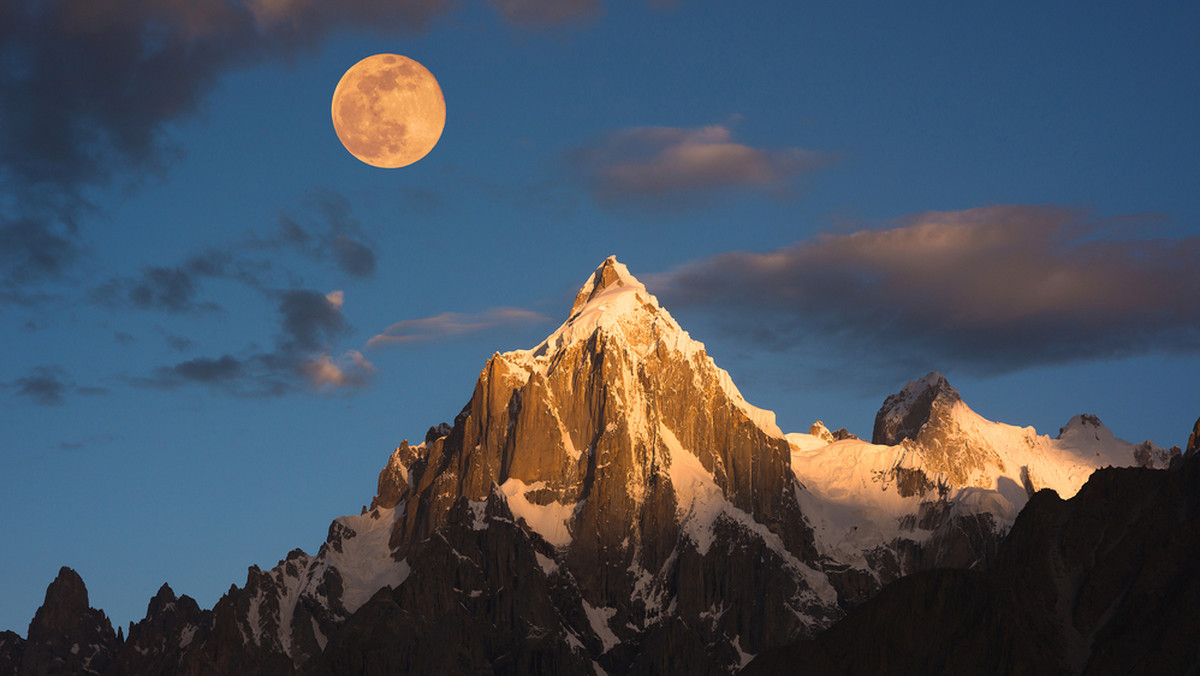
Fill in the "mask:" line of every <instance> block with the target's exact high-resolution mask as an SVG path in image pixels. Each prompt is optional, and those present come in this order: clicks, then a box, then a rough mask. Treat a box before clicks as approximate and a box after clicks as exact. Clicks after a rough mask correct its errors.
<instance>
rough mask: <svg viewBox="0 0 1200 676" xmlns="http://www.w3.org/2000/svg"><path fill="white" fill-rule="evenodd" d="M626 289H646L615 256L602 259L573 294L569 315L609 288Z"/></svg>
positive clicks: (572, 314)
mask: <svg viewBox="0 0 1200 676" xmlns="http://www.w3.org/2000/svg"><path fill="white" fill-rule="evenodd" d="M622 288H624V290H626V291H635V290H637V289H639V288H640V289H641V290H642V291H645V290H646V287H645V286H643V285H642V283H641V282H639V281H638V280H637V279H636V278H635V277H634V276H633V275H631V274H629V268H626V267H625V265H624V264H622V263H621V262H620V261H618V260H617V257H616V256H609V257H608V258H606V259H604V262H603V263H601V264H600V267H598V268H596V271H595V272H593V273H592V276H591V277H588V280H587V281H586V282H584V283H583V286H582V287H580V289H579V293H577V294H575V302H574V303H573V304H572V305H571V316H574V315H575V314H576V313H577V312H579V311H580V310H581V309H583V307H584V306H585V305H587V304H588V302H589V301H591V300H592V299H593V298H595V297H596V296H598V295H600V294H602V293H604V292H605V291H608V290H610V289H615V290H621V289H622Z"/></svg>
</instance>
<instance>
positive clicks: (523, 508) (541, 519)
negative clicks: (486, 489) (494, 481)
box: [500, 479, 576, 547]
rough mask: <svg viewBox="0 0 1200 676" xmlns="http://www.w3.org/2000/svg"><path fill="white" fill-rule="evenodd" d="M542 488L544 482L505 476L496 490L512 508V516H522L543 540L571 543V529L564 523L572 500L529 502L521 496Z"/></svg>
mask: <svg viewBox="0 0 1200 676" xmlns="http://www.w3.org/2000/svg"><path fill="white" fill-rule="evenodd" d="M545 487H546V482H544V481H538V482H535V483H533V484H526V483H525V482H524V481H521V480H520V479H509V480H508V481H505V482H504V483H503V484H501V485H500V490H501V491H502V492H503V493H504V496H505V498H507V499H508V508H509V509H510V510H512V513H513V516H515V517H517V518H521V519H524V520H525V523H526V525H528V526H529V528H530V529H532V530H533V531H534V532H536V533H537V534H538V535H541V536H542V537H543V538H545V540H546V542H549V543H550V544H551V545H553V546H555V547H566V546H567V545H569V544H571V532H570V529H569V528H568V526H567V524H568V523H569V522H570V519H571V515H572V514H574V512H575V504H576V503H573V502H572V503H569V504H563V503H560V502H556V501H551V502H549V503H548V504H545V505H539V504H536V503H533V502H530V501H529V499H528V498H526V497H525V496H526V494H528V493H529V492H531V491H536V490H541V489H544V488H545Z"/></svg>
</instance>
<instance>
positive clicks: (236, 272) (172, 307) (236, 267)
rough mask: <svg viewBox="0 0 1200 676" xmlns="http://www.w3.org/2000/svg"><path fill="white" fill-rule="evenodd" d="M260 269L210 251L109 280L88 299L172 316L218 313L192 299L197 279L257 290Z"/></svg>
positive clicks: (214, 307) (210, 305) (258, 265)
mask: <svg viewBox="0 0 1200 676" xmlns="http://www.w3.org/2000/svg"><path fill="white" fill-rule="evenodd" d="M263 267H265V264H261V263H253V262H251V261H248V260H235V258H234V256H233V254H231V253H230V252H228V251H223V250H220V249H215V248H212V249H207V250H205V251H203V252H201V253H198V254H195V255H193V256H191V257H189V258H188V259H187V260H186V261H184V262H183V263H182V264H180V265H170V266H147V267H145V268H142V270H141V272H140V274H138V275H137V276H136V277H112V278H110V279H109V280H108V281H106V282H104V283H103V284H101V285H100V286H98V287H96V288H94V289H92V291H91V293H90V296H91V299H92V301H93V302H96V303H99V304H101V305H105V306H108V307H133V308H137V309H139V310H165V311H167V312H170V313H174V314H181V313H188V312H201V311H214V310H220V309H221V307H220V306H219V305H217V304H216V303H213V302H210V301H197V300H196V293H197V286H198V285H199V280H200V279H203V278H225V279H237V280H239V281H242V282H245V283H247V284H249V285H251V286H254V287H260V286H261V282H260V281H259V280H258V277H257V270H259V269H262V268H263Z"/></svg>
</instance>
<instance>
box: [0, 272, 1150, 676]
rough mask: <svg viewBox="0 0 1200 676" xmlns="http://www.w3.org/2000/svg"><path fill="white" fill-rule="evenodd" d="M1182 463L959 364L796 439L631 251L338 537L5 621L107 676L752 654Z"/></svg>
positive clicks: (405, 451)
mask: <svg viewBox="0 0 1200 676" xmlns="http://www.w3.org/2000/svg"><path fill="white" fill-rule="evenodd" d="M1169 462H1170V454H1169V453H1168V452H1167V451H1164V450H1163V449H1161V448H1158V447H1157V446H1154V445H1153V444H1151V443H1149V442H1146V443H1143V444H1139V445H1135V444H1130V443H1127V442H1123V441H1120V440H1118V439H1115V438H1113V436H1112V434H1111V433H1109V432H1108V431H1107V430H1106V429H1105V428H1104V427H1103V426H1102V425H1101V424H1100V423H1099V420H1098V419H1096V418H1094V417H1093V416H1078V417H1076V418H1075V419H1073V420H1072V421H1071V422H1070V423H1068V425H1067V426H1066V427H1064V428H1063V429H1062V430H1061V431H1060V433H1059V436H1058V438H1056V439H1049V438H1048V437H1043V436H1038V435H1037V434H1036V432H1035V431H1034V430H1032V428H1017V427H1012V426H1009V425H1003V424H1000V423H994V422H990V421H987V420H986V419H984V418H982V417H981V416H979V415H977V414H976V413H974V412H973V411H971V409H970V408H968V407H967V406H966V404H965V403H963V402H962V398H961V397H960V396H959V394H958V392H957V391H955V390H954V388H953V387H951V386H950V385H949V383H948V382H946V380H945V378H943V377H942V376H940V375H938V374H936V373H933V374H929V375H928V376H926V377H924V378H922V379H920V380H918V381H914V382H912V383H909V384H908V385H906V386H905V387H904V388H903V389H902V390H901V391H900V392H899V393H897V394H894V395H892V396H890V397H888V398H887V400H886V401H885V402H884V405H883V408H881V410H880V413H879V415H878V416H877V418H876V425H875V432H874V434H873V438H872V443H868V442H866V441H863V440H860V439H857V438H855V437H854V435H851V434H849V433H847V432H845V430H839V431H838V432H830V431H829V430H828V429H827V428H826V427H825V426H824V424H823V423H815V424H814V425H813V426H812V428H811V429H810V432H809V434H787V435H785V434H783V432H782V431H781V430H780V429H779V427H778V426H777V425H776V423H775V416H774V414H773V413H771V412H769V411H765V410H762V409H759V408H756V407H754V406H752V405H751V404H749V403H747V402H746V400H745V399H744V398H743V397H742V395H741V394H740V393H739V392H738V390H737V388H736V387H735V386H734V384H733V382H732V381H731V380H730V378H729V375H728V374H727V373H726V372H725V371H724V370H722V369H720V368H719V367H717V366H716V365H715V364H714V363H713V361H712V359H711V358H710V357H709V356H708V355H707V353H706V352H705V350H704V346H703V345H702V344H700V343H698V342H696V341H694V340H692V339H691V337H690V336H689V335H688V334H687V332H686V331H684V330H683V329H682V328H681V327H680V326H679V324H678V323H677V322H676V321H675V320H674V319H673V318H672V317H671V315H670V313H668V312H667V311H666V309H664V308H662V307H661V306H660V305H659V303H658V301H657V299H655V297H654V296H652V295H651V294H649V293H648V292H647V291H646V288H645V287H644V286H643V285H642V284H641V283H640V282H639V281H638V280H637V279H636V278H634V277H633V276H632V275H630V274H629V271H628V270H627V269H626V268H625V266H623V265H622V264H620V263H619V262H617V261H616V259H615V258H609V259H608V260H606V261H604V262H603V263H602V264H601V265H600V267H598V268H597V269H596V270H595V272H593V273H592V275H591V276H590V277H589V278H588V280H587V281H586V282H585V283H584V285H583V287H582V288H581V289H580V291H579V293H578V294H577V296H576V298H575V301H574V303H573V305H572V307H571V310H570V313H569V315H568V317H567V319H566V321H565V322H564V323H563V324H562V325H561V326H560V327H559V328H558V329H557V330H556V331H554V332H553V333H552V334H551V335H550V336H549V337H547V338H546V340H544V341H542V342H541V343H540V344H538V345H537V346H535V347H533V348H532V349H529V350H520V351H514V352H506V353H503V354H495V355H493V356H492V357H491V358H490V359H489V360H488V362H487V364H486V365H485V366H484V368H483V370H482V371H481V373H480V376H479V379H478V380H477V382H476V385H475V389H474V392H473V393H472V395H471V397H470V400H469V402H468V403H467V405H466V406H465V407H464V408H463V409H462V411H461V412H460V413H459V414H458V415H457V416H456V417H455V419H454V422H453V424H452V425H451V424H445V423H443V424H440V425H437V426H435V427H432V428H430V430H429V432H428V433H427V434H426V435H425V439H424V441H423V442H422V443H420V444H417V445H410V444H408V443H407V442H404V443H402V444H401V445H400V447H399V448H397V449H396V450H395V452H393V453H392V454H391V456H390V457H389V458H388V459H387V462H386V464H385V466H384V468H383V470H382V471H381V472H380V474H379V479H378V485H377V492H376V495H375V497H374V498H373V500H372V501H371V503H370V507H369V508H367V509H364V511H363V512H362V513H361V514H358V515H353V516H343V517H340V518H338V519H335V520H334V521H333V523H332V524H331V525H330V528H329V533H328V537H327V539H326V542H325V543H324V544H323V545H321V547H320V549H319V551H318V552H317V553H316V554H315V555H309V554H307V553H305V552H303V551H301V550H294V551H292V552H291V553H289V554H288V555H287V557H286V558H285V559H284V560H282V561H280V562H279V564H278V565H277V566H275V567H274V568H272V569H270V570H265V571H264V570H261V569H259V568H258V567H257V566H255V567H251V568H250V570H249V573H248V575H247V579H246V582H245V584H244V585H243V586H242V587H237V586H233V587H231V588H230V590H229V592H228V593H227V594H226V595H225V596H223V597H222V598H221V599H220V601H218V602H217V604H216V606H215V607H214V608H212V609H211V610H204V609H201V608H199V607H198V605H197V604H196V603H195V601H193V600H192V599H190V598H188V597H187V596H180V597H176V596H175V594H174V592H173V591H172V590H171V589H170V587H168V586H166V585H164V586H163V588H162V589H160V590H159V593H158V594H157V595H156V596H155V597H154V599H153V600H151V602H150V604H149V607H148V609H147V616H146V618H145V619H144V620H142V621H141V622H138V623H136V624H132V625H131V626H130V628H129V632H128V637H127V638H126V637H124V636H122V635H120V634H118V635H117V636H116V637H111V636H109V634H111V627H110V628H109V630H108V631H109V634H104V635H103V636H102V637H101V639H95V640H93V639H92V638H88V636H90V635H87V634H86V632H84V631H83V629H81V628H78V627H64V628H62V629H61V632H60V633H61V634H62V635H63V636H66V637H68V638H66V639H61V640H57V642H54V641H50V642H47V641H45V640H43V639H41V638H39V639H38V641H37V642H35V640H34V639H35V632H34V627H33V625H31V627H30V632H29V637H28V638H27V639H21V638H20V637H19V636H16V635H15V634H4V635H0V667H3V665H5V664H10V663H14V664H20V665H22V666H21V669H19V670H17V671H15V672H13V671H9V672H7V673H39V672H36V671H31V670H30V669H32V668H34V667H33V666H31V665H35V663H36V665H42V664H49V661H52V660H54V659H62V660H69V659H70V658H68V657H66V656H65V655H64V654H63V652H64V650H65V651H66V652H67V653H70V648H71V646H74V645H76V644H78V645H81V646H84V645H86V646H92V645H95V646H97V650H96V651H94V652H95V655H94V656H93V657H91V658H89V659H91V661H90V662H88V665H86V666H88V668H92V669H93V671H95V672H96V673H105V674H143V673H184V674H211V673H262V674H282V673H304V674H340V673H397V672H402V673H413V674H444V673H475V672H478V673H514V674H515V673H521V674H527V673H554V674H604V673H629V674H642V673H684V672H686V673H698V674H725V673H731V672H733V671H736V670H738V669H740V668H741V667H743V666H745V665H746V664H747V663H749V661H750V660H751V659H752V658H753V657H754V656H755V655H757V654H760V653H763V652H765V651H768V650H770V649H772V648H775V647H778V646H783V645H787V644H790V643H792V642H794V641H795V640H796V639H798V638H811V637H814V636H816V635H818V634H819V633H820V632H821V631H823V630H824V629H826V628H827V627H829V626H830V625H832V624H833V623H834V622H835V621H837V620H838V619H839V618H841V617H843V616H844V615H845V614H846V612H847V611H848V610H850V609H852V608H854V607H856V606H858V605H860V604H862V603H863V602H865V601H867V600H868V599H869V598H871V597H873V596H874V595H875V594H877V593H878V592H879V590H880V589H881V588H883V587H884V585H886V584H888V583H889V582H892V581H894V580H896V579H898V578H901V577H903V576H906V575H909V574H912V573H914V572H916V571H920V570H924V569H928V568H932V567H935V566H947V565H952V566H958V567H962V568H970V567H974V568H980V569H982V568H986V567H987V566H989V565H990V564H991V562H992V561H993V560H994V559H995V557H996V555H997V550H998V547H999V544H1000V542H1001V541H1002V539H1003V538H1004V536H1005V534H1006V533H1007V532H1008V530H1009V528H1010V527H1012V526H1013V522H1014V520H1015V519H1016V517H1017V514H1018V512H1019V511H1020V510H1021V508H1022V506H1024V505H1025V503H1026V502H1027V501H1028V500H1029V499H1030V498H1029V496H1030V495H1032V494H1034V493H1035V492H1036V491H1037V490H1039V489H1041V488H1044V487H1049V488H1053V489H1055V490H1057V491H1059V492H1060V494H1063V495H1064V496H1069V495H1073V494H1074V493H1075V492H1076V491H1077V490H1078V489H1079V486H1080V485H1082V484H1083V482H1084V481H1085V480H1086V479H1087V477H1088V475H1089V474H1090V473H1091V472H1092V471H1093V470H1094V469H1096V468H1098V467H1102V466H1106V465H1142V466H1148V467H1149V466H1153V467H1158V466H1165V465H1166V464H1168V463H1169ZM64 574H65V573H64ZM70 575H74V573H70ZM61 577H62V575H60V578H61ZM76 578H77V576H76ZM72 584H73V583H72ZM56 585H58V582H57V581H56V583H55V585H51V587H52V588H54V587H55V586H56ZM79 587H80V588H82V581H80V582H79ZM76 596H77V595H76ZM84 598H85V599H86V591H85V592H84ZM47 599H48V601H47V604H48V605H49V600H50V595H49V592H48V595H47ZM76 605H78V604H76ZM85 607H86V601H85V602H84V604H83V606H80V608H81V609H82V608H85ZM80 612H81V613H82V612H83V611H82V610H80ZM89 612H92V611H89ZM96 612H98V611H96ZM40 615H41V611H39V616H40ZM89 617H91V616H90V615H89ZM99 617H103V616H102V614H101V615H100V616H99ZM35 623H36V619H35ZM68 639H69V640H70V642H69V643H68V642H67V640H68ZM84 640H86V641H87V642H81V641H84ZM47 646H49V647H47ZM72 654H74V653H72ZM88 654H89V655H90V654H91V653H88ZM31 655H33V657H30V656H31ZM13 656H18V657H13ZM13 660H16V661H13ZM71 664H74V663H71ZM36 665H35V666H36ZM82 669H83V666H81V667H80V668H79V669H75V668H74V667H73V668H72V669H70V670H67V671H65V672H62V673H85V671H83V670H82ZM60 671H61V670H60ZM3 673H5V672H4V671H0V674H3Z"/></svg>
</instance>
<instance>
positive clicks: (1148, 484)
mask: <svg viewBox="0 0 1200 676" xmlns="http://www.w3.org/2000/svg"><path fill="white" fill-rule="evenodd" d="M1198 424H1200V421H1198ZM1198 486H1200V451H1197V450H1195V449H1193V450H1190V451H1188V452H1187V453H1186V454H1185V455H1183V456H1181V457H1178V459H1177V461H1176V462H1174V463H1173V464H1172V466H1171V468H1170V469H1169V470H1168V471H1155V470H1150V469H1146V468H1142V467H1124V468H1105V469H1101V470H1098V471H1096V472H1095V473H1094V474H1092V476H1091V477H1090V478H1089V480H1088V481H1087V483H1086V484H1085V485H1084V486H1083V488H1082V489H1081V490H1080V491H1079V492H1078V493H1077V494H1076V495H1075V496H1074V497H1072V498H1070V499H1067V500H1063V499H1062V498H1060V497H1059V496H1058V495H1057V494H1056V493H1055V492H1054V491H1051V490H1042V491H1039V492H1038V493H1037V494H1035V495H1034V496H1033V497H1032V498H1031V499H1030V501H1029V504H1028V505H1027V506H1026V507H1025V509H1024V510H1022V512H1021V514H1020V516H1018V517H1017V520H1016V523H1015V524H1014V525H1013V527H1012V531H1011V533H1010V534H1009V535H1008V537H1007V538H1006V539H1005V540H1004V542H1003V544H1002V545H1001V546H1000V551H999V553H998V555H997V557H996V561H995V565H994V566H992V567H991V569H990V570H988V571H984V572H980V571H970V570H947V569H943V570H930V571H924V572H920V573H917V574H914V575H911V576H908V577H905V578H903V579H900V580H898V581H897V582H895V583H893V584H892V585H890V586H888V587H886V588H885V589H884V590H883V591H882V592H880V593H879V594H878V595H877V596H876V597H875V598H873V599H871V600H870V601H868V602H866V603H865V604H863V605H862V606H861V607H859V608H857V609H855V610H854V611H852V612H851V613H850V614H849V615H848V616H847V617H846V618H844V619H843V620H841V621H839V622H837V623H836V624H834V625H833V626H832V627H830V628H829V629H828V630H827V631H825V632H824V633H822V634H821V635H820V636H818V637H816V638H815V639H812V640H806V641H802V642H800V643H797V644H794V645H791V646H788V647H784V648H778V649H775V650H771V651H768V652H766V653H764V654H763V655H761V656H759V657H758V658H756V659H755V660H754V661H753V662H752V663H751V664H750V665H749V667H748V668H747V669H746V670H745V671H744V672H743V673H745V674H747V675H748V676H749V675H750V674H754V675H756V676H761V675H768V674H794V673H798V671H799V670H798V669H797V665H803V672H804V673H807V674H876V673H882V672H884V671H886V672H887V673H893V674H961V673H994V674H1020V673H1044V674H1128V673H1157V674H1184V673H1196V672H1197V671H1198V670H1200V651H1198V650H1197V648H1196V643H1195V636H1196V635H1197V633H1200V614H1197V613H1196V610H1195V609H1196V607H1197V604H1200V580H1198V579H1197V577H1196V575H1195V570H1196V562H1197V561H1198V560H1200V492H1197V487H1198ZM913 608H920V609H921V610H920V612H919V613H914V612H912V609H913ZM897 618H904V621H897Z"/></svg>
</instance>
